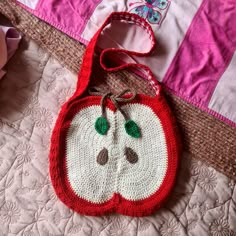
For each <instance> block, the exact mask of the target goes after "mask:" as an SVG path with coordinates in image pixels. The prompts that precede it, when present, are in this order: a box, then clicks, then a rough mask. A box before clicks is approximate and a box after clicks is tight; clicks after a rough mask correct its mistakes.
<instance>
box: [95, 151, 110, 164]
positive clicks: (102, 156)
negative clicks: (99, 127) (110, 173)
mask: <svg viewBox="0 0 236 236" xmlns="http://www.w3.org/2000/svg"><path fill="white" fill-rule="evenodd" d="M107 161H108V150H107V149H106V148H103V149H102V150H101V151H100V152H99V154H98V156H97V163H98V164H100V165H102V166H103V165H105V164H106V163H107Z"/></svg>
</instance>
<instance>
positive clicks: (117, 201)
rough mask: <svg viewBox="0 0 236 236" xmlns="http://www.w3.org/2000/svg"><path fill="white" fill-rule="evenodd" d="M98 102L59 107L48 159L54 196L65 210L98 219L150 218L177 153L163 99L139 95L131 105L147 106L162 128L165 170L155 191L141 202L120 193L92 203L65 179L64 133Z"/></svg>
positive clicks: (168, 188) (163, 192)
mask: <svg viewBox="0 0 236 236" xmlns="http://www.w3.org/2000/svg"><path fill="white" fill-rule="evenodd" d="M100 101H101V97H100V96H89V97H85V98H82V99H79V100H74V101H71V100H70V101H68V102H67V103H66V104H65V105H64V106H63V107H62V110H61V112H60V114H59V116H58V119H57V122H56V125H55V127H54V131H53V134H52V137H51V149H50V157H49V159H50V175H51V180H52V184H53V186H54V189H55V191H56V194H57V196H58V197H59V199H60V200H61V201H62V202H64V204H65V205H67V206H68V207H69V208H71V209H73V210H75V211H76V212H78V213H81V214H85V215H93V216H99V215H104V214H107V213H111V212H117V213H120V214H123V215H128V216H136V217H140V216H146V215H150V214H151V213H153V212H154V211H155V210H156V209H158V208H159V207H160V206H161V205H162V204H163V202H164V201H165V200H166V198H167V196H168V194H169V193H170V191H171V189H172V187H173V184H174V181H175V175H176V171H177V165H178V157H179V153H180V148H179V147H180V142H179V140H178V138H177V137H178V136H177V135H176V131H177V130H176V124H175V121H174V118H173V116H172V114H171V111H170V108H169V107H168V105H167V103H166V101H165V99H164V98H163V96H158V97H155V98H152V97H148V96H146V95H142V94H139V95H137V97H136V98H135V100H134V101H132V102H131V103H138V104H143V105H146V106H149V107H150V108H151V109H152V110H153V112H154V113H155V114H156V115H157V116H158V117H159V118H160V121H161V123H162V126H163V130H164V133H165V137H166V140H167V150H168V168H167V174H166V176H165V178H164V181H163V183H162V184H161V186H160V188H159V189H158V191H157V192H155V193H154V194H153V195H151V196H150V197H148V198H146V199H144V200H138V201H130V200H127V199H125V198H123V197H122V196H121V195H120V194H117V193H114V195H113V197H112V198H111V199H110V200H109V201H107V202H105V203H102V204H95V203H91V202H89V201H87V200H85V199H82V198H80V197H79V196H77V195H76V194H75V193H74V191H73V190H72V188H71V186H70V183H69V181H68V178H67V169H66V156H65V155H66V136H67V131H68V129H69V127H70V123H71V121H72V119H73V117H74V116H75V115H76V114H77V113H78V112H79V111H80V110H81V109H83V108H85V107H88V106H91V105H99V104H100ZM124 104H125V103H124ZM107 107H108V108H109V109H111V110H113V111H115V110H116V108H115V107H114V105H113V104H112V102H111V101H108V102H107Z"/></svg>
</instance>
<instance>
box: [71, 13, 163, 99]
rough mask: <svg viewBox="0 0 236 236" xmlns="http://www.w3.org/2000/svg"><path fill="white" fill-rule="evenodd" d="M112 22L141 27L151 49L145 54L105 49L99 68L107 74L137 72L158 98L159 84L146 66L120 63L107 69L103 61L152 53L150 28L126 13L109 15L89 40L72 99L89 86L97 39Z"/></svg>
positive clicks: (134, 16)
mask: <svg viewBox="0 0 236 236" xmlns="http://www.w3.org/2000/svg"><path fill="white" fill-rule="evenodd" d="M113 21H125V22H129V23H130V22H131V23H135V24H136V25H137V26H139V27H142V29H143V30H145V31H146V33H147V34H148V35H149V38H150V41H151V47H150V49H149V50H148V51H147V52H137V51H129V50H126V49H118V48H107V49H104V50H102V51H101V54H100V65H101V67H102V68H103V69H104V70H105V71H108V72H115V71H119V70H123V69H128V68H129V69H135V70H138V71H139V72H140V73H142V74H143V75H144V76H145V78H146V79H147V80H148V82H149V83H150V85H151V87H152V88H153V89H154V91H155V94H156V95H157V96H158V95H159V93H160V84H159V82H158V81H157V80H156V79H155V78H154V76H153V74H152V72H151V70H150V69H149V67H148V66H146V65H143V64H139V63H125V62H121V63H120V64H119V65H117V66H115V67H108V66H107V65H106V63H105V59H106V58H109V57H112V56H113V55H114V56H115V55H117V54H120V53H121V54H125V55H127V56H138V57H144V56H148V55H150V54H151V53H152V51H153V49H154V47H155V36H154V33H153V31H152V28H151V26H150V25H149V24H148V23H147V22H146V21H145V20H144V19H143V18H142V17H140V16H138V15H136V14H133V13H128V12H113V13H111V14H110V16H109V17H108V18H107V19H106V21H105V22H104V23H103V25H102V26H101V28H100V29H99V30H98V31H97V32H96V34H95V35H94V36H93V38H92V39H91V40H90V42H89V44H88V46H87V48H86V50H85V53H84V56H83V62H82V65H81V69H80V72H79V74H78V82H77V89H76V92H75V94H74V96H73V97H80V96H81V95H82V94H83V93H84V92H85V91H86V89H87V87H88V85H89V81H90V78H91V74H92V66H93V61H94V53H95V49H96V46H97V42H98V39H99V36H100V35H101V33H102V31H103V29H104V28H105V27H106V26H107V25H109V24H111V23H112V22H113Z"/></svg>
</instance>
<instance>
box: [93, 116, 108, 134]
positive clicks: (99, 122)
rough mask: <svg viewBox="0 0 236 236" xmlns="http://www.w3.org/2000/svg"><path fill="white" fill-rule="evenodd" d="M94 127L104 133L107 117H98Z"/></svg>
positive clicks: (106, 127) (106, 126) (106, 128)
mask: <svg viewBox="0 0 236 236" xmlns="http://www.w3.org/2000/svg"><path fill="white" fill-rule="evenodd" d="M95 129H96V131H97V132H98V133H99V134H101V135H105V134H106V133H107V131H108V129H109V124H108V122H107V119H106V118H105V117H103V116H100V117H98V118H97V120H96V122H95Z"/></svg>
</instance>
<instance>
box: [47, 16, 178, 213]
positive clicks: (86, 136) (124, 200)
mask: <svg viewBox="0 0 236 236" xmlns="http://www.w3.org/2000/svg"><path fill="white" fill-rule="evenodd" d="M117 21H118V22H119V21H123V22H124V21H125V22H126V23H127V24H131V23H132V24H136V25H137V26H139V27H140V28H143V32H144V34H147V35H148V36H149V37H150V41H151V43H150V45H151V47H150V49H149V51H147V52H145V53H140V52H133V51H128V50H129V49H128V48H127V49H124V50H123V51H122V52H123V53H124V54H127V55H129V56H131V55H138V54H140V56H149V54H150V52H151V51H152V50H153V48H154V42H155V39H154V35H153V32H152V29H151V27H150V26H149V25H148V24H147V23H146V21H145V20H144V19H143V18H141V17H139V16H136V15H134V14H130V13H112V14H111V15H110V16H109V17H108V18H107V20H106V21H105V23H104V24H103V26H102V27H101V29H100V30H99V31H98V32H97V33H96V34H95V36H94V37H93V39H92V40H91V41H90V43H89V45H88V47H87V49H86V51H85V54H84V57H83V64H82V66H81V69H80V72H79V76H78V85H77V89H76V91H75V93H74V95H73V96H72V97H71V98H70V99H69V101H68V102H67V103H65V104H64V105H63V106H62V109H61V111H60V113H59V115H58V119H57V122H56V124H55V128H54V130H53V133H52V138H51V148H50V175H51V179H52V184H53V186H54V188H55V191H56V194H57V195H58V197H59V198H60V199H61V200H62V201H63V202H64V203H65V204H66V205H67V206H68V207H70V208H72V209H73V210H75V211H77V212H78V213H81V214H86V215H104V214H107V213H111V212H117V213H120V214H124V215H129V216H145V215H150V214H151V213H153V212H154V211H155V210H156V209H158V208H160V206H161V205H162V204H163V202H164V201H165V200H166V198H167V196H168V195H169V193H170V191H171V189H172V187H173V184H174V180H175V175H176V170H177V164H178V158H179V154H180V149H181V148H180V143H179V139H178V136H177V134H178V133H177V128H176V123H175V121H174V118H173V116H172V113H171V111H170V108H169V107H168V104H167V102H166V101H165V98H164V96H163V94H162V93H161V87H160V85H159V84H156V90H155V92H156V94H155V96H154V97H151V96H147V95H143V94H136V93H135V94H132V95H130V94H126V91H128V90H124V91H123V92H121V93H120V94H118V95H109V94H110V93H109V92H108V93H106V94H105V95H104V96H87V95H85V92H86V91H87V90H88V91H90V90H91V88H90V89H89V82H90V80H91V76H92V67H93V66H94V65H93V61H94V60H93V58H94V52H95V48H96V46H97V42H98V40H99V37H100V35H101V34H102V32H103V29H104V28H105V27H106V26H107V25H113V23H114V22H117ZM119 52H120V51H119V50H114V49H113V48H110V49H107V50H104V51H102V52H101V55H100V65H101V67H103V69H104V70H106V71H109V72H115V71H118V70H120V69H122V68H127V67H137V68H139V69H140V70H145V72H146V73H147V76H148V81H149V82H150V83H152V84H155V79H154V77H153V75H152V73H151V71H150V69H149V68H148V67H146V66H144V65H140V64H134V63H125V64H122V65H119V64H118V65H116V66H114V67H108V66H107V65H106V64H105V61H106V56H107V55H109V56H111V55H112V54H114V55H116V54H118V53H119ZM101 71H102V70H101ZM101 71H100V73H101ZM108 95H109V96H108ZM106 97H107V98H106ZM105 99H106V100H105ZM99 105H101V107H99ZM101 109H102V111H101ZM100 114H102V117H101V116H100ZM98 117H99V120H97V118H98ZM127 117H128V118H127ZM101 118H103V119H102V122H100V120H101ZM105 121H106V122H107V123H108V124H109V125H108V126H107V125H106V127H107V128H108V129H106V130H105V132H100V131H101V129H100V128H99V124H98V123H101V124H102V125H101V127H104V125H103V124H104V123H105ZM126 155H128V156H126ZM96 160H99V162H98V161H96ZM100 162H102V165H100Z"/></svg>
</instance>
